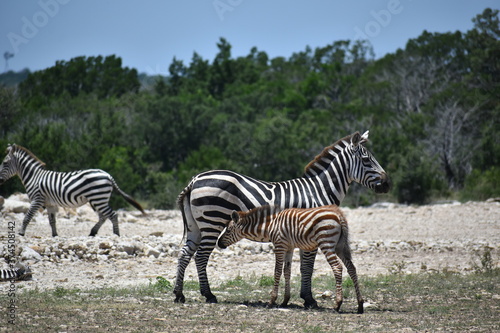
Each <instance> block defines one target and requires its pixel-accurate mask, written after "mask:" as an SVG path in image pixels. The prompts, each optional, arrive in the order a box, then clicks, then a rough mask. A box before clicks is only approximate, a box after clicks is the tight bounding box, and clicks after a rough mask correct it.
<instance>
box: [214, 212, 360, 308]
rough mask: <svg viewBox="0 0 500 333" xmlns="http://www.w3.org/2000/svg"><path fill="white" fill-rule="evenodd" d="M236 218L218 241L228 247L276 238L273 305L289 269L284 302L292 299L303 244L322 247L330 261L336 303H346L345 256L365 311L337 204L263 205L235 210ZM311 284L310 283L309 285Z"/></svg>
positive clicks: (222, 245) (341, 215) (310, 246)
mask: <svg viewBox="0 0 500 333" xmlns="http://www.w3.org/2000/svg"><path fill="white" fill-rule="evenodd" d="M231 218H232V221H231V222H229V225H228V226H227V228H226V229H225V231H224V232H223V233H222V235H221V236H220V238H219V241H218V245H219V246H220V247H221V248H226V247H228V246H229V245H231V244H234V243H236V242H237V241H239V240H240V239H242V238H247V239H250V240H253V241H257V242H272V243H273V244H274V254H275V257H276V264H275V269H274V288H273V291H272V292H271V300H270V302H269V304H270V305H275V304H276V299H277V298H278V289H279V283H280V278H281V275H282V273H283V271H284V273H285V296H284V299H283V303H282V304H281V306H287V304H288V301H289V300H290V275H291V267H292V256H293V250H294V249H295V248H299V249H302V250H305V251H314V250H317V249H318V248H320V249H321V252H323V254H324V255H325V257H326V260H327V261H328V263H329V264H330V266H331V268H332V270H333V273H334V275H335V281H336V291H337V292H336V306H335V310H337V311H339V309H340V306H341V305H342V299H343V296H342V264H341V263H340V261H339V260H338V259H339V258H340V260H342V262H343V263H344V264H345V266H346V268H347V272H348V273H349V276H350V277H351V279H352V281H353V284H354V289H355V290H356V297H357V299H358V313H363V298H362V297H361V292H360V289H359V286H358V277H357V274H356V267H355V266H354V264H353V263H352V259H351V248H350V246H349V228H348V225H347V220H346V219H345V217H344V214H343V213H342V211H341V210H340V209H339V208H338V206H336V205H329V206H321V207H315V208H289V209H285V210H282V211H280V209H279V207H272V206H261V207H257V208H254V209H252V210H250V211H249V212H236V211H233V213H232V215H231ZM308 288H310V286H308Z"/></svg>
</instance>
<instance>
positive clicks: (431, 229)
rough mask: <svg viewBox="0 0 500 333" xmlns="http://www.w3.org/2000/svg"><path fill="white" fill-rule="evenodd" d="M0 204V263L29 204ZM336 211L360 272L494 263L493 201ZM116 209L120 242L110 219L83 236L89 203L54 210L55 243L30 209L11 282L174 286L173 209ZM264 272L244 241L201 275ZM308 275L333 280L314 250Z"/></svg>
mask: <svg viewBox="0 0 500 333" xmlns="http://www.w3.org/2000/svg"><path fill="white" fill-rule="evenodd" d="M1 204H3V208H2V210H1V211H0V216H1V220H2V221H3V223H1V230H0V257H6V255H7V251H6V248H7V242H8V237H7V235H8V225H9V223H8V222H14V223H15V225H16V226H15V228H16V231H17V230H19V227H20V226H21V223H22V220H23V218H24V215H25V212H26V210H27V207H29V204H28V200H27V198H26V196H25V195H20V194H17V195H14V196H11V197H9V198H6V199H5V200H4V201H2V200H0V205H1ZM343 211H344V213H345V214H346V216H347V219H348V221H349V226H350V235H351V247H352V249H353V261H354V263H355V265H356V267H357V270H358V275H360V276H363V275H369V276H373V275H377V274H388V273H402V274H410V273H421V272H435V271H440V272H441V271H446V272H456V273H460V274H466V273H469V272H472V271H475V270H477V269H480V268H481V267H482V266H481V265H482V264H481V256H482V255H484V253H486V252H488V253H490V254H491V258H492V259H491V261H492V262H491V264H492V265H493V267H499V260H498V258H499V253H500V202H498V200H489V201H487V202H467V203H463V204H461V203H459V202H445V203H441V204H435V205H427V206H406V205H398V204H393V203H379V204H376V205H374V206H371V207H368V208H356V209H349V208H343ZM118 213H119V223H120V233H121V235H122V236H121V237H118V236H116V235H114V234H113V233H112V227H111V222H109V221H107V222H106V223H105V224H104V225H103V226H102V228H101V230H100V231H99V233H98V236H96V237H89V236H88V234H89V233H90V229H91V228H92V226H93V225H94V224H95V223H96V222H97V215H96V214H95V213H94V212H93V211H92V209H91V208H90V207H89V206H88V205H86V206H83V207H80V208H78V209H76V210H64V209H60V210H59V213H58V215H57V229H58V233H59V235H60V236H58V237H51V229H50V226H49V223H48V217H47V213H46V211H43V212H41V213H37V214H36V216H35V217H34V219H33V220H32V221H31V223H30V225H29V226H28V228H27V231H26V236H19V235H17V233H16V236H15V239H16V254H17V255H19V258H20V259H21V261H22V262H25V263H28V264H29V265H30V267H31V269H32V271H33V280H32V281H26V282H25V281H23V282H20V284H22V285H20V284H19V286H20V287H22V288H23V289H34V288H38V289H39V290H45V289H54V288H57V287H64V288H79V289H89V288H100V287H124V286H135V285H143V284H146V283H149V282H150V281H154V279H155V278H156V277H157V276H163V277H164V278H166V279H168V280H170V281H171V282H173V281H174V279H175V275H176V269H177V257H178V254H179V250H180V249H181V247H182V245H183V244H182V243H181V241H182V234H183V225H182V218H181V214H180V212H179V211H177V210H147V213H148V215H147V216H142V215H141V214H140V212H138V211H119V212H118ZM11 225H12V223H11ZM4 266H5V267H3V268H6V266H7V265H6V264H5V265H4ZM0 267H2V266H1V265H0ZM299 267H300V264H299V254H298V250H296V251H295V254H294V263H293V267H292V268H293V270H292V274H293V275H294V276H295V275H299V274H300V273H299ZM273 269H274V255H273V247H272V244H268V243H255V242H250V241H245V240H244V241H241V242H239V243H237V244H235V245H233V246H231V247H229V248H228V249H226V250H221V249H215V250H214V252H213V253H212V257H211V259H210V261H209V264H208V275H209V279H210V282H211V284H212V285H213V286H216V285H218V284H220V283H222V282H224V281H227V280H228V279H234V278H235V277H238V276H252V275H255V276H257V277H259V276H261V275H267V276H272V275H273ZM314 274H315V275H320V274H328V275H332V273H331V269H330V267H329V266H328V264H327V263H326V260H325V258H324V256H323V255H322V254H318V256H317V261H316V265H315V273H314ZM191 279H194V280H197V273H196V268H195V265H194V260H192V262H191V263H190V265H189V266H188V269H187V270H186V275H185V280H191ZM0 286H2V285H1V284H0Z"/></svg>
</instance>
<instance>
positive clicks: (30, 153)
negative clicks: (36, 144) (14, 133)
mask: <svg viewBox="0 0 500 333" xmlns="http://www.w3.org/2000/svg"><path fill="white" fill-rule="evenodd" d="M11 147H12V148H13V151H12V153H14V152H15V151H16V150H20V151H23V152H24V153H26V154H28V155H29V156H30V157H31V158H33V159H34V160H35V161H37V162H38V164H40V166H41V167H42V168H45V163H44V162H43V161H42V160H40V159H39V158H38V157H36V156H35V154H33V153H32V152H31V151H29V150H28V149H26V148H24V147H23V146H19V145H16V144H13V145H12V146H11Z"/></svg>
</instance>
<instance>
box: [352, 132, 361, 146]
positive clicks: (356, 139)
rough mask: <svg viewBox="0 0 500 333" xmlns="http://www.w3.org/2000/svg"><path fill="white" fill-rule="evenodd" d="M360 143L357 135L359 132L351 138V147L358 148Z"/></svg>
mask: <svg viewBox="0 0 500 333" xmlns="http://www.w3.org/2000/svg"><path fill="white" fill-rule="evenodd" d="M363 135H364V134H363ZM360 142H361V135H360V134H359V132H356V133H354V134H353V135H352V137H351V147H352V148H358V146H359V144H360Z"/></svg>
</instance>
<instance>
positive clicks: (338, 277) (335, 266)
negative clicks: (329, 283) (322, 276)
mask: <svg viewBox="0 0 500 333" xmlns="http://www.w3.org/2000/svg"><path fill="white" fill-rule="evenodd" d="M325 256H326V259H327V260H328V263H329V264H330V266H331V267H332V270H333V275H334V276H335V286H336V293H335V303H336V304H335V311H337V312H339V311H340V307H341V306H342V302H343V296H342V264H341V263H340V261H339V260H338V257H337V255H336V254H335V253H333V252H330V253H328V252H325Z"/></svg>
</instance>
